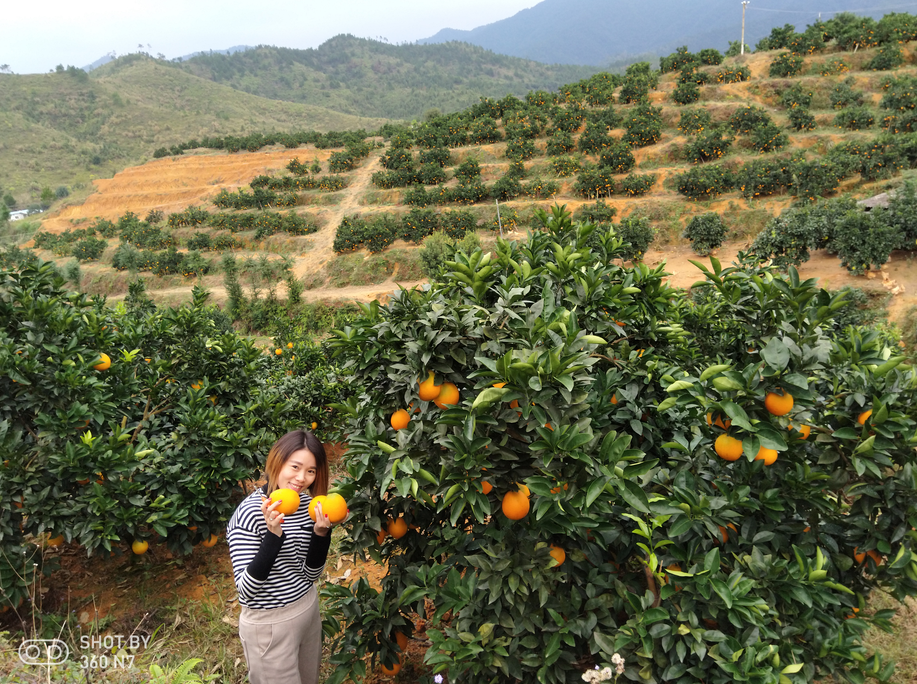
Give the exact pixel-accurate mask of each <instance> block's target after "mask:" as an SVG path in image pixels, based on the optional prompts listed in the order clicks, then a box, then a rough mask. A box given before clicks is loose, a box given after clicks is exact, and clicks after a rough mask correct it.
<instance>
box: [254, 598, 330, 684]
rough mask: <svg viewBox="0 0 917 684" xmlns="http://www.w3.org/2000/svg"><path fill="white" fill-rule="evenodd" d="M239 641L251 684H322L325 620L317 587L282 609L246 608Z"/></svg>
mask: <svg viewBox="0 0 917 684" xmlns="http://www.w3.org/2000/svg"><path fill="white" fill-rule="evenodd" d="M239 638H240V639H242V649H243V651H245V661H246V662H247V663H248V678H249V681H250V682H251V684H318V675H319V668H320V667H321V659H322V621H321V617H320V616H319V612H318V596H317V593H316V591H315V587H314V586H313V587H312V588H311V589H310V590H309V591H308V592H307V593H306V595H305V596H303V597H302V598H301V599H299V600H298V601H296V602H295V603H291V604H290V605H288V606H283V607H282V608H273V609H270V610H253V609H251V608H246V607H245V606H243V607H242V614H241V615H240V616H239Z"/></svg>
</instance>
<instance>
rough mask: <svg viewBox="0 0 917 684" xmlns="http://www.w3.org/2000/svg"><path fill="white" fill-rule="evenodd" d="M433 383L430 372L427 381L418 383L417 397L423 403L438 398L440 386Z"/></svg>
mask: <svg viewBox="0 0 917 684" xmlns="http://www.w3.org/2000/svg"><path fill="white" fill-rule="evenodd" d="M434 383H435V377H434V375H433V371H430V374H429V375H428V376H427V379H426V380H424V381H422V382H420V381H418V383H417V384H418V386H419V387H418V390H417V396H419V397H420V398H421V399H422V400H423V401H433V400H434V399H436V398H437V397H438V396H439V392H440V386H439V385H437V384H434Z"/></svg>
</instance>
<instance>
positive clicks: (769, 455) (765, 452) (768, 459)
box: [755, 447, 777, 466]
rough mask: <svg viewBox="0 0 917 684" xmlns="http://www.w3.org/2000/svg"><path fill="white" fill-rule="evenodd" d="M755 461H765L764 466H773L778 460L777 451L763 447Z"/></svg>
mask: <svg viewBox="0 0 917 684" xmlns="http://www.w3.org/2000/svg"><path fill="white" fill-rule="evenodd" d="M755 460H756V461H764V465H766V466H769V465H773V463H774V461H776V460H777V450H776V449H768V448H767V447H761V448H760V449H758V455H757V456H755Z"/></svg>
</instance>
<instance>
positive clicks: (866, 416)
mask: <svg viewBox="0 0 917 684" xmlns="http://www.w3.org/2000/svg"><path fill="white" fill-rule="evenodd" d="M871 415H872V409H869V410H868V411H863V413H861V414H860V415H859V416H857V422H858V423H859V424H860V425H866V421H867V420H869V417H870V416H871Z"/></svg>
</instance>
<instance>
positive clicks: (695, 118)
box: [678, 109, 712, 135]
mask: <svg viewBox="0 0 917 684" xmlns="http://www.w3.org/2000/svg"><path fill="white" fill-rule="evenodd" d="M711 126H712V120H711V118H710V112H708V111H707V110H706V109H685V110H684V111H682V113H681V118H680V119H679V120H678V130H679V131H681V132H682V133H684V134H685V135H697V134H699V133H702V132H704V131H705V130H706V129H708V128H710V127H711Z"/></svg>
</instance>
